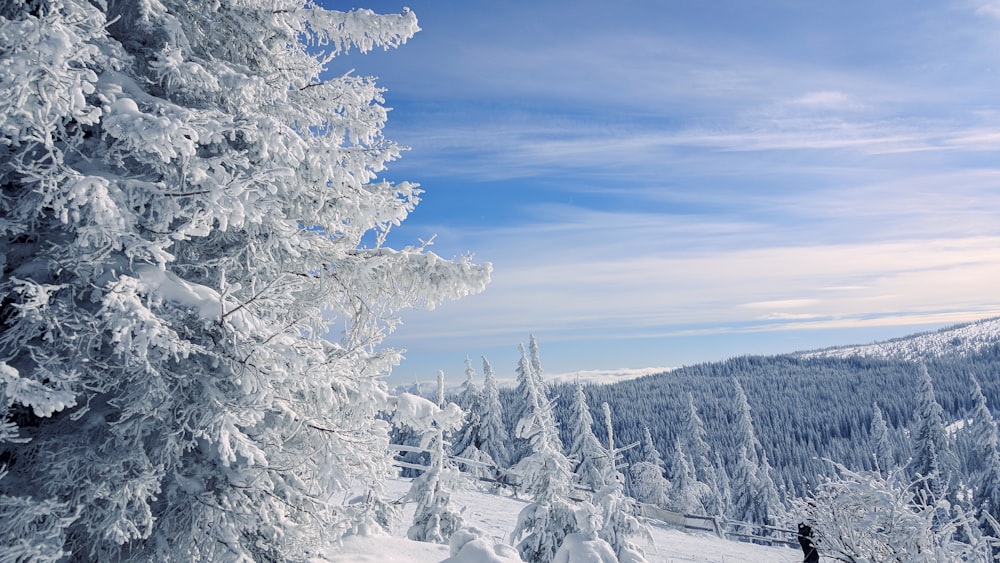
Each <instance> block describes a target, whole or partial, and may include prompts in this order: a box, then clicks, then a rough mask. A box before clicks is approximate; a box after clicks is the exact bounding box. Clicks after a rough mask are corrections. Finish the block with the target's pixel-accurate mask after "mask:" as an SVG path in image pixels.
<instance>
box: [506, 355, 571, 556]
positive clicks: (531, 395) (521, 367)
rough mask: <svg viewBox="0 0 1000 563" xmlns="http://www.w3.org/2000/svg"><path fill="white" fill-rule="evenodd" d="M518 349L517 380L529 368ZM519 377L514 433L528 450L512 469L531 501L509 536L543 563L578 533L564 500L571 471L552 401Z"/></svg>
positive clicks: (567, 497)
mask: <svg viewBox="0 0 1000 563" xmlns="http://www.w3.org/2000/svg"><path fill="white" fill-rule="evenodd" d="M520 351H521V359H520V362H519V363H518V367H517V372H518V374H519V375H518V377H519V378H521V377H523V376H522V375H521V374H525V375H527V374H530V371H531V367H530V366H529V364H528V357H527V355H526V354H525V351H524V346H523V345H522V346H521V347H520ZM524 381H525V386H524V389H525V395H526V396H525V400H526V404H527V405H528V406H529V408H528V410H527V412H526V413H525V415H524V417H523V418H521V419H520V420H519V421H518V423H517V428H516V433H517V437H518V438H521V439H526V440H528V442H529V444H530V447H531V453H530V454H529V455H528V456H527V457H525V458H524V459H522V460H521V461H519V462H518V463H517V465H516V466H515V468H514V471H513V473H515V474H517V475H518V481H519V485H520V486H521V487H523V488H524V489H525V490H527V491H528V494H530V495H531V497H532V503H531V504H529V505H527V506H525V507H524V509H523V510H521V513H520V514H519V515H518V517H517V524H516V525H515V527H514V531H513V532H512V533H511V538H512V539H513V540H514V541H517V542H518V543H517V549H518V552H520V554H521V557H522V558H523V559H524V560H525V561H528V562H530V563H547V562H549V561H552V559H553V557H554V556H555V553H556V551H557V550H558V549H559V546H560V545H561V544H562V541H563V539H564V538H565V537H566V536H567V535H568V534H571V533H574V532H576V531H578V529H577V514H576V508H575V507H574V506H573V502H572V501H571V500H570V491H571V489H572V484H571V482H572V478H573V473H572V471H571V468H570V461H569V459H567V458H566V455H565V454H564V453H563V447H562V442H561V441H560V439H559V426H558V424H557V423H556V420H555V416H554V415H553V412H552V403H551V402H550V401H549V398H548V396H547V394H546V392H545V390H544V388H540V387H539V386H537V385H536V384H535V381H534V379H533V378H531V377H524Z"/></svg>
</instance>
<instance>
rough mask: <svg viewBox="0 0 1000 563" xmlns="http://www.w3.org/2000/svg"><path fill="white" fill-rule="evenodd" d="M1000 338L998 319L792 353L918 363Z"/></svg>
mask: <svg viewBox="0 0 1000 563" xmlns="http://www.w3.org/2000/svg"><path fill="white" fill-rule="evenodd" d="M998 339H1000V318H990V319H984V320H981V321H977V322H974V323H968V324H962V325H957V326H952V327H948V328H944V329H941V330H939V331H936V332H928V333H923V334H916V335H913V336H908V337H905V338H897V339H893V340H887V341H885V342H875V343H872V344H864V345H859V346H839V347H834V348H826V349H823V350H811V351H807V352H799V353H797V354H795V355H796V356H798V357H800V358H805V359H811V358H851V357H862V358H899V359H903V360H919V359H921V358H926V357H937V356H943V355H945V354H972V353H975V352H979V351H980V350H982V349H983V348H986V347H988V346H992V345H994V344H995V343H996V342H997V340H998Z"/></svg>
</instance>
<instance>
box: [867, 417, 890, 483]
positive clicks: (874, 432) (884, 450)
mask: <svg viewBox="0 0 1000 563" xmlns="http://www.w3.org/2000/svg"><path fill="white" fill-rule="evenodd" d="M868 435H869V443H870V447H871V452H872V460H873V461H874V462H875V469H876V470H877V471H879V472H881V473H883V474H885V472H887V471H889V470H890V469H892V468H893V467H895V466H896V456H895V454H894V453H893V449H892V442H890V441H889V427H888V426H887V425H886V423H885V417H884V416H882V409H880V408H879V407H878V404H875V405H873V409H872V423H871V428H870V430H869V433H868Z"/></svg>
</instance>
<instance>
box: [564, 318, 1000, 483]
mask: <svg viewBox="0 0 1000 563" xmlns="http://www.w3.org/2000/svg"><path fill="white" fill-rule="evenodd" d="M998 335H1000V319H989V320H986V321H982V322H978V323H972V324H968V325H961V326H956V327H952V328H949V329H945V330H941V331H937V332H933V333H927V334H918V335H913V336H910V337H906V338H900V339H895V340H892V341H888V342H882V343H877V344H870V345H866V346H853V347H842V348H835V349H829V350H821V351H814V352H805V353H798V354H790V355H781V356H744V357H739V358H732V359H730V360H726V361H722V362H711V363H705V364H698V365H693V366H685V367H682V368H678V369H676V370H672V371H670V372H667V373H661V374H657V375H650V376H647V377H643V378H639V379H634V380H630V381H623V382H618V383H614V384H610V385H588V386H586V392H587V399H588V404H589V405H590V408H591V409H592V411H594V414H595V416H597V413H598V410H599V408H600V405H601V403H603V402H607V403H608V404H609V405H610V406H611V410H612V412H613V413H614V415H615V420H614V427H615V428H614V430H615V433H616V435H617V436H618V440H619V441H621V442H623V443H628V442H632V441H636V440H639V439H640V438H641V436H642V429H643V427H644V426H648V427H649V428H650V430H651V433H652V437H653V440H654V443H655V445H656V447H657V448H658V449H659V450H660V452H661V453H662V454H663V455H664V457H665V458H667V459H669V458H670V457H671V455H672V452H673V450H674V445H675V440H676V438H677V435H678V432H679V429H680V428H681V424H682V422H683V420H684V417H685V416H686V415H685V412H686V410H685V407H686V404H687V397H688V394H689V393H690V394H691V395H693V397H694V401H695V404H696V406H697V409H698V411H699V415H700V416H701V417H702V418H703V420H704V423H705V427H706V431H707V434H708V436H707V439H708V441H709V443H710V444H711V445H712V447H713V449H714V450H716V452H717V453H718V454H719V456H720V458H721V462H722V463H723V464H725V465H727V469H730V470H731V469H732V467H731V465H730V463H731V460H733V459H735V457H736V448H737V447H738V445H737V444H735V443H734V442H733V435H732V432H731V429H732V425H733V424H734V421H735V420H736V418H735V417H736V416H737V412H736V406H735V404H734V401H735V397H736V395H735V385H734V379H738V380H739V382H740V384H741V386H742V387H743V388H744V390H745V392H746V395H747V399H748V402H749V404H750V407H751V411H752V416H753V422H754V425H755V427H756V431H757V435H758V436H759V438H760V440H761V442H762V443H763V445H764V448H765V450H766V451H767V454H768V456H769V459H770V462H771V464H772V465H773V466H774V469H775V472H776V475H777V476H776V482H777V484H778V486H779V489H784V490H785V492H787V493H788V494H791V495H800V494H803V493H804V492H806V491H808V490H810V489H811V488H812V487H814V486H815V485H816V484H817V483H818V481H819V476H820V475H822V474H825V473H827V472H828V471H829V469H830V464H829V463H828V462H826V461H824V460H825V459H829V460H833V461H836V462H839V463H843V464H845V465H846V466H848V467H851V468H856V469H870V468H871V467H872V461H871V459H872V458H871V452H870V451H869V447H868V440H869V431H870V425H871V421H872V415H873V409H874V405H875V404H878V406H879V408H880V409H881V410H882V412H883V413H884V415H885V418H886V421H887V423H888V425H889V431H890V439H891V441H892V442H893V444H894V448H895V452H894V455H895V457H896V459H897V461H898V462H900V463H904V462H905V461H906V460H907V459H908V457H909V455H910V452H909V441H908V439H907V437H906V436H907V434H908V432H909V431H910V428H911V426H912V425H913V423H914V417H913V413H914V409H915V407H916V390H917V388H918V385H917V381H918V379H917V378H918V373H919V368H918V365H917V363H916V361H915V360H920V361H921V362H922V363H924V364H925V365H926V366H927V369H928V371H929V373H930V374H931V377H932V379H933V383H934V387H935V392H936V395H937V401H938V402H939V403H940V404H941V406H942V408H943V409H944V411H945V414H946V416H947V417H949V418H950V419H951V420H958V419H960V418H962V417H963V416H965V414H966V411H967V410H968V409H969V408H970V407H971V403H970V400H971V399H970V396H969V376H970V375H974V376H975V377H976V378H977V379H978V381H979V383H980V384H981V386H982V389H983V393H984V395H985V396H986V398H987V401H988V405H990V406H991V407H992V409H993V410H994V411H995V410H996V409H997V406H998V405H1000V378H997V377H996V374H998V373H1000V346H998V344H997V342H998V341H1000V336H998ZM552 395H554V396H558V397H560V399H559V404H560V406H561V408H567V404H566V401H565V400H564V399H563V398H568V397H571V396H572V392H571V389H570V388H569V387H568V386H567V385H561V384H555V385H553V391H552ZM596 430H597V431H598V433H600V432H601V430H602V429H599V428H598V429H596ZM564 431H565V429H564ZM568 438H569V436H568V435H567V436H564V439H568ZM627 455H629V454H627ZM630 461H631V460H630ZM668 463H669V462H668Z"/></svg>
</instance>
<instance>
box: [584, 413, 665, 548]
mask: <svg viewBox="0 0 1000 563" xmlns="http://www.w3.org/2000/svg"><path fill="white" fill-rule="evenodd" d="M601 411H602V412H603V413H604V429H605V435H606V436H607V437H608V447H607V448H606V450H605V457H606V459H608V460H609V463H607V464H605V467H604V470H605V472H606V473H605V475H604V478H603V479H602V480H603V481H604V482H605V483H606V484H605V485H604V487H603V488H601V489H599V490H597V491H596V492H595V494H594V503H595V504H596V505H597V506H599V507H600V508H601V516H602V524H601V529H600V531H599V532H598V536H599V537H600V538H601V539H602V540H604V541H606V542H608V544H609V545H610V546H611V548H612V549H613V550H614V552H615V556H616V557H617V558H618V561H619V562H620V563H646V558H645V555H644V554H643V551H642V549H641V548H639V546H638V545H636V544H635V542H633V541H632V538H634V537H635V536H638V535H643V536H645V537H646V538H647V539H649V540H650V542H652V539H653V538H652V535H651V534H650V532H649V529H648V528H647V527H646V526H645V525H644V524H643V523H641V522H640V521H639V519H638V518H636V517H635V516H634V515H635V513H636V512H637V510H636V504H635V499H633V498H631V497H629V496H626V495H625V476H624V475H622V473H621V472H619V471H618V467H617V465H616V463H615V459H616V455H615V433H614V427H613V426H612V424H611V407H610V406H609V405H608V404H607V403H602V404H601Z"/></svg>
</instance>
